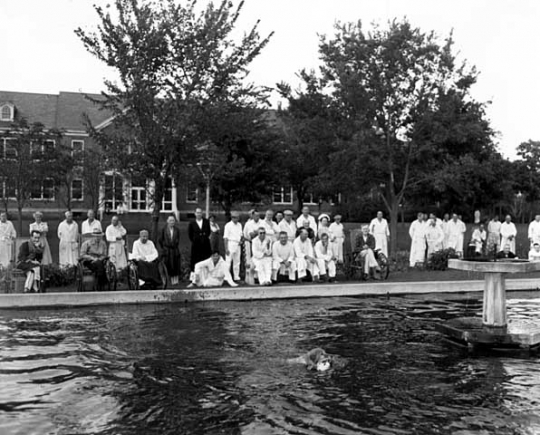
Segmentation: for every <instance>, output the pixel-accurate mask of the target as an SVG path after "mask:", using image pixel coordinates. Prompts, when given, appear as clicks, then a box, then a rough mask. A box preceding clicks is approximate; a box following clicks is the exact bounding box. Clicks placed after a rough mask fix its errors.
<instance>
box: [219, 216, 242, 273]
mask: <svg viewBox="0 0 540 435" xmlns="http://www.w3.org/2000/svg"><path fill="white" fill-rule="evenodd" d="M224 231H225V232H224V233H223V243H224V245H225V262H226V263H227V266H228V267H229V268H230V267H231V265H232V269H233V279H234V280H235V281H240V254H241V252H242V247H241V243H242V239H243V238H244V233H243V231H242V224H241V223H240V213H238V212H237V211H233V212H231V220H230V222H227V224H226V225H225V230H224Z"/></svg>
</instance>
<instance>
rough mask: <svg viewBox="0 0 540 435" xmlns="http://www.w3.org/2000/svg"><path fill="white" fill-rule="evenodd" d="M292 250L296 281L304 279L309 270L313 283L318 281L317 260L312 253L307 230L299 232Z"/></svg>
mask: <svg viewBox="0 0 540 435" xmlns="http://www.w3.org/2000/svg"><path fill="white" fill-rule="evenodd" d="M293 248H294V257H295V259H296V269H297V270H298V279H299V280H301V279H302V278H304V277H305V276H306V275H307V271H308V270H309V272H310V273H311V277H312V278H313V281H318V280H319V267H318V266H317V259H316V258H315V254H314V252H313V244H312V243H311V240H309V238H308V231H307V229H305V228H303V229H301V230H300V235H299V236H298V237H297V238H296V239H295V240H294V243H293Z"/></svg>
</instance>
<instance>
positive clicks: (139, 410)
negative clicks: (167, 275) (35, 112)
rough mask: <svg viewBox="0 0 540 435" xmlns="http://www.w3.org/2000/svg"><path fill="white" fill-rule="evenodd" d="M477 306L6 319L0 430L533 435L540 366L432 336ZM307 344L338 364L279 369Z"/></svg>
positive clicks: (420, 301) (264, 306) (519, 298)
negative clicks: (468, 350)
mask: <svg viewBox="0 0 540 435" xmlns="http://www.w3.org/2000/svg"><path fill="white" fill-rule="evenodd" d="M477 297H478V295H474V296H466V295H456V296H453V297H452V296H448V295H447V296H437V295H430V296H429V297H421V296H416V297H404V298H391V299H389V300H386V298H359V299H356V298H329V299H310V300H283V301H259V302H230V303H222V302H220V303H205V304H199V305H190V306H184V305H169V306H163V305H161V306H158V305H154V306H140V307H138V306H126V307H116V308H115V307H109V308H85V309H65V310H57V311H43V310H36V311H2V312H0V434H2V435H10V434H24V435H30V434H111V435H113V434H114V435H121V434H126V435H127V434H130V435H132V434H141V435H142V434H144V435H150V434H160V435H162V434H190V435H191V434H205V435H206V434H262V435H266V434H338V435H348V434H351V435H352V434H368V435H389V434H397V435H402V434H430V435H431V434H453V435H485V434H498V435H499V434H500V435H506V434H524V435H525V434H526V435H532V434H540V365H539V362H540V360H539V358H538V357H519V358H517V357H509V356H497V357H490V356H474V355H468V354H467V353H464V351H462V350H459V349H456V348H454V347H451V346H449V345H447V344H446V343H445V342H444V340H442V339H441V337H440V336H439V334H438V333H437V332H435V328H434V325H435V323H436V322H440V321H442V320H443V319H448V318H452V317H456V316H463V315H478V313H479V311H480V309H481V303H480V301H478V300H477V299H476V298H477ZM510 297H511V298H513V299H512V300H510V301H509V307H510V315H511V316H517V317H520V318H527V317H531V316H532V317H536V318H538V317H537V316H538V315H539V314H540V300H534V299H532V296H531V295H517V294H515V293H511V294H510ZM313 347H323V348H325V349H326V350H327V352H329V353H331V354H333V355H335V356H336V364H335V367H334V368H332V369H331V370H330V371H328V372H324V373H318V372H309V371H307V370H306V369H305V368H304V367H302V366H299V365H291V364H287V363H286V361H285V359H286V358H290V357H295V356H298V355H300V354H301V353H302V352H305V351H307V350H309V349H311V348H313Z"/></svg>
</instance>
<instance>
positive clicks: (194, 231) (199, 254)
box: [188, 218, 212, 272]
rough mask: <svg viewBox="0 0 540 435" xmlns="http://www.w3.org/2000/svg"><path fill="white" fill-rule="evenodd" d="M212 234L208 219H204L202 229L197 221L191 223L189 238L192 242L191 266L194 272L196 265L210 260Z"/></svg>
mask: <svg viewBox="0 0 540 435" xmlns="http://www.w3.org/2000/svg"><path fill="white" fill-rule="evenodd" d="M211 232H212V231H211V230H210V221H209V220H208V219H204V218H203V221H202V226H201V227H199V225H197V222H196V221H191V222H190V223H189V226H188V236H189V240H190V241H191V261H190V265H189V266H190V268H191V271H192V272H193V271H194V270H195V264H197V263H198V262H199V261H203V260H206V259H208V258H209V257H210V256H211V255H212V248H211V247H210V233H211Z"/></svg>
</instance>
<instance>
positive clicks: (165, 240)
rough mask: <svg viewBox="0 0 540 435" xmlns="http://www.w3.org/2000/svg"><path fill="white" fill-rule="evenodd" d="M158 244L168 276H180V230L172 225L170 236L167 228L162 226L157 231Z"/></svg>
mask: <svg viewBox="0 0 540 435" xmlns="http://www.w3.org/2000/svg"><path fill="white" fill-rule="evenodd" d="M158 245H159V249H160V252H161V256H162V258H163V260H164V261H165V266H166V267H167V272H168V273H169V276H171V277H173V276H180V264H181V263H180V230H179V229H178V228H177V227H173V234H172V237H171V231H170V230H169V228H168V227H167V226H165V227H163V228H162V229H161V232H160V233H159V238H158Z"/></svg>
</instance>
